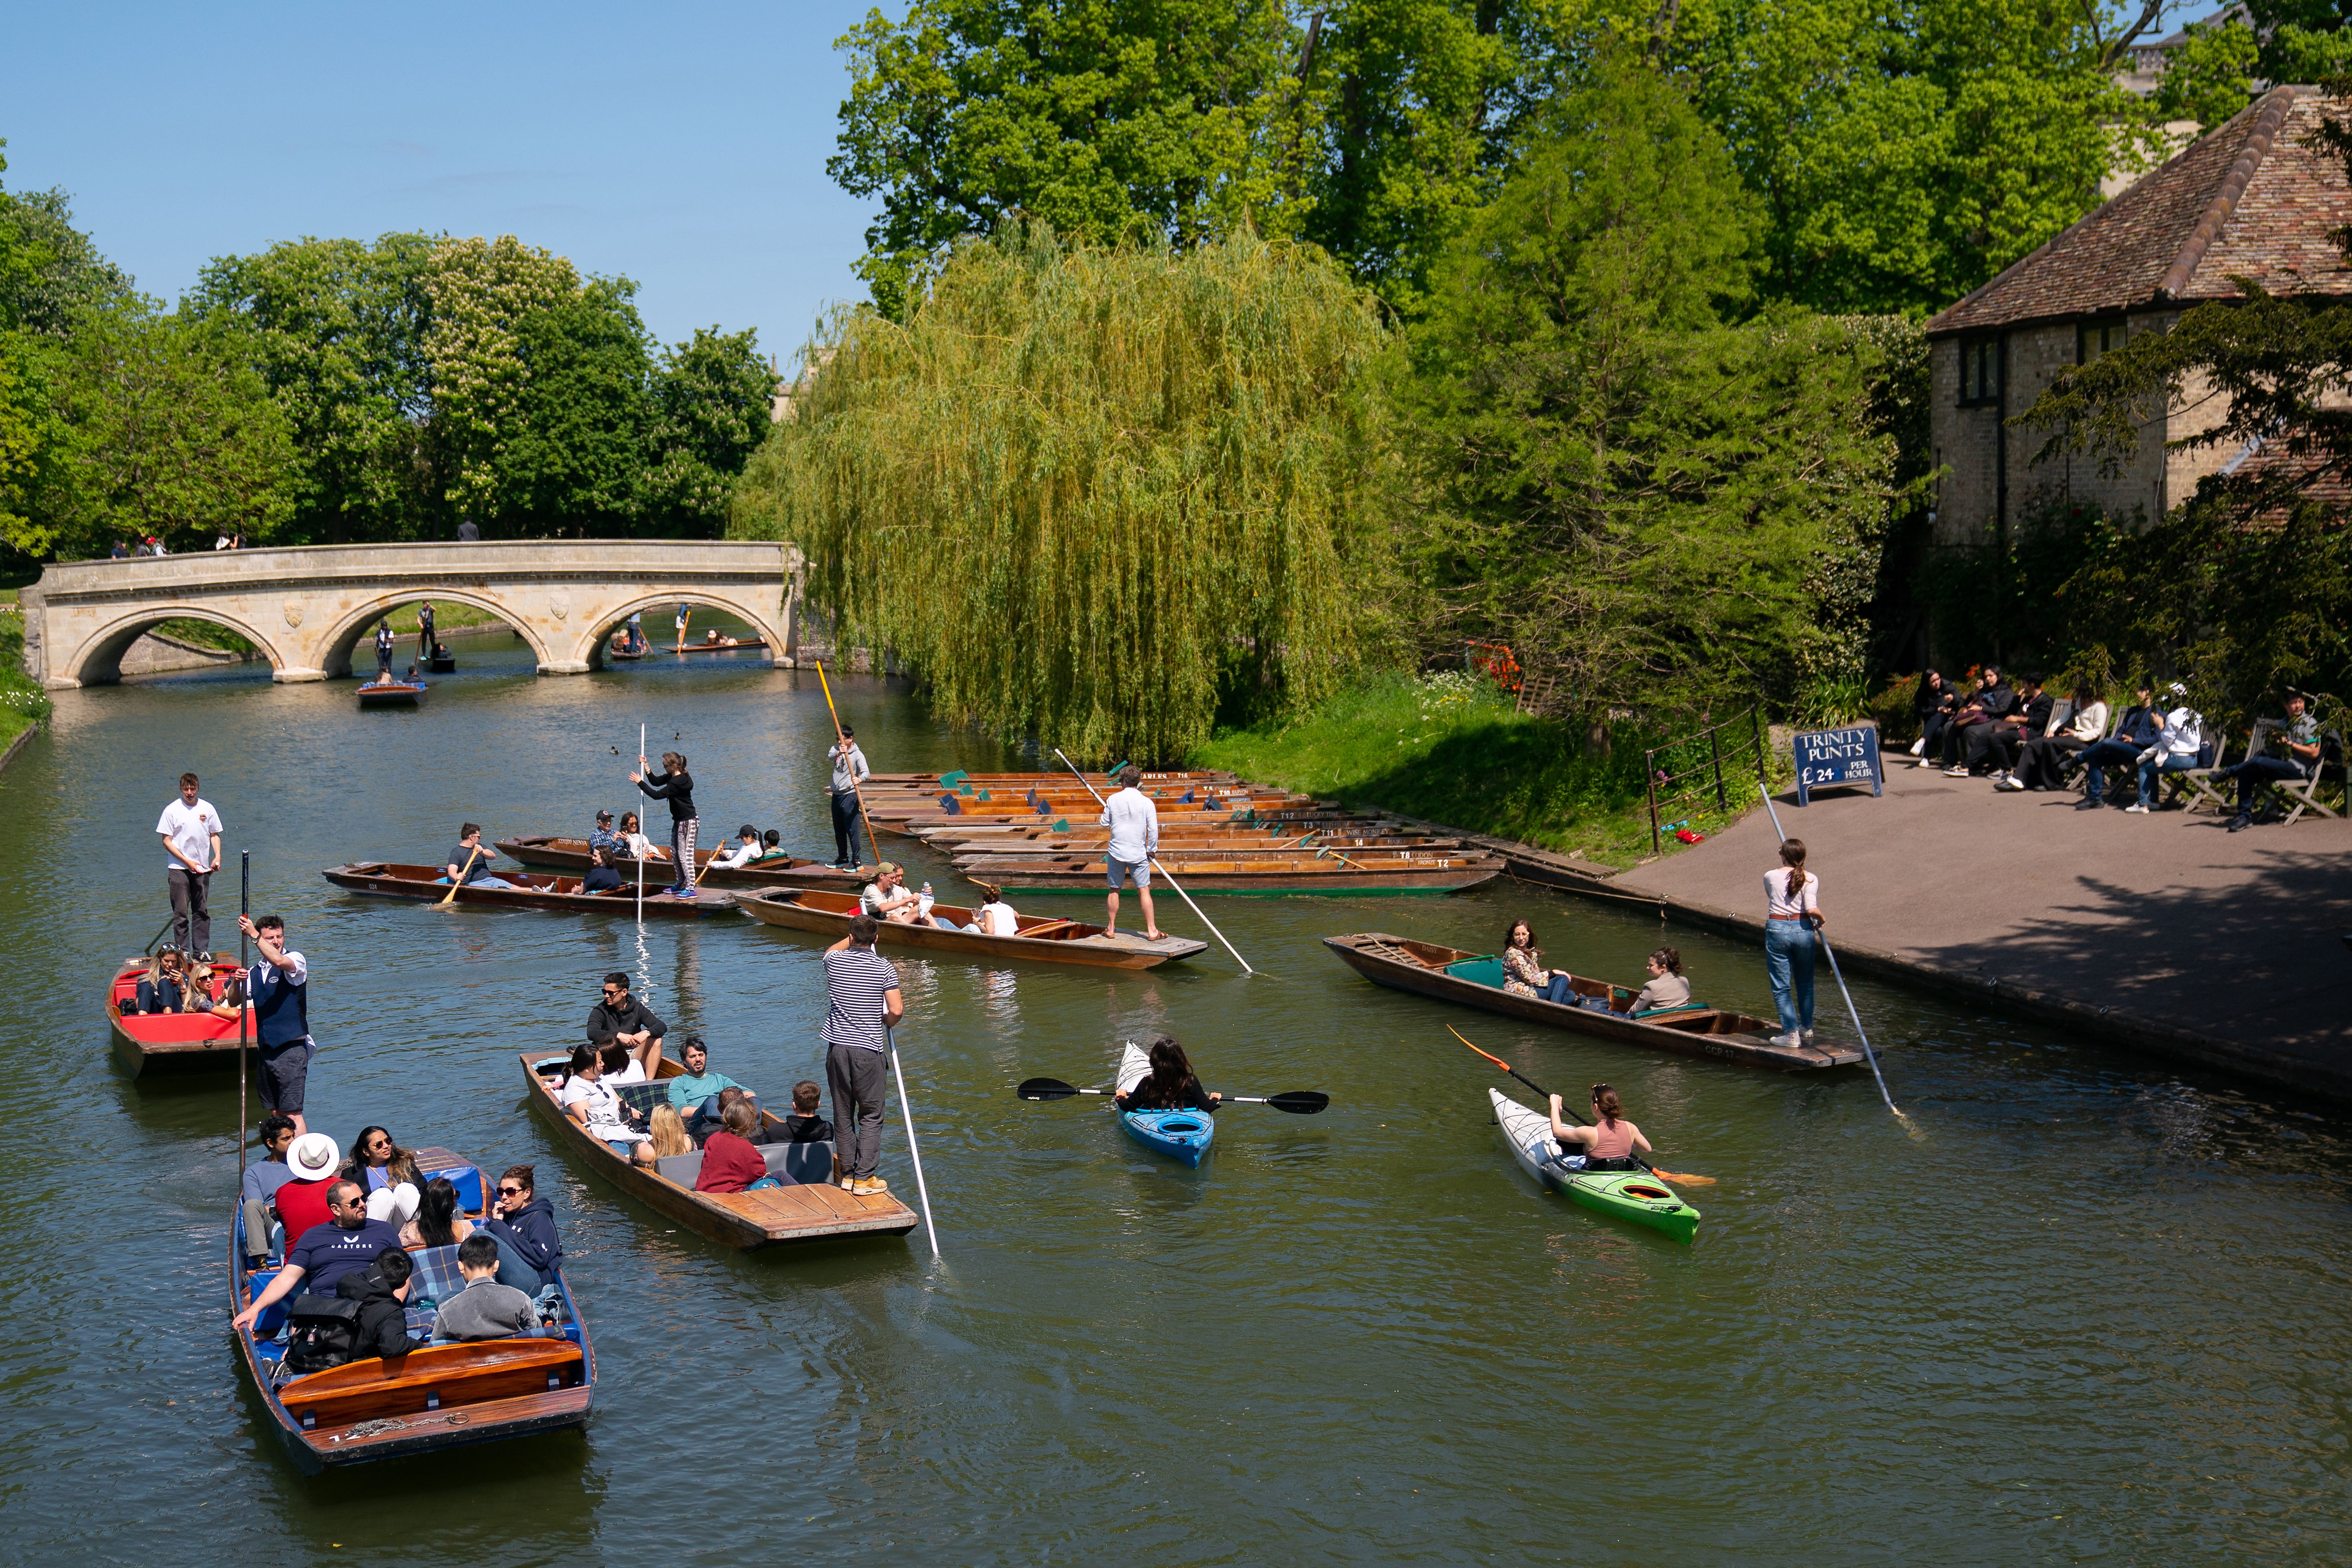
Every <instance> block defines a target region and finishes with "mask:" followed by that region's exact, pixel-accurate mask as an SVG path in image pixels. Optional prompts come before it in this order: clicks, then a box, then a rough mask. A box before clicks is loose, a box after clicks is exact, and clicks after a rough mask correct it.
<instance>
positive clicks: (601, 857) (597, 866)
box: [580, 845, 628, 893]
mask: <svg viewBox="0 0 2352 1568" xmlns="http://www.w3.org/2000/svg"><path fill="white" fill-rule="evenodd" d="M580 890H581V891H582V892H583V893H624V892H626V891H627V890H628V889H625V888H624V887H622V886H621V874H620V873H619V872H618V871H616V870H614V869H613V863H612V861H611V860H609V859H607V858H605V852H604V850H603V849H602V848H600V847H597V846H595V845H590V846H589V847H588V873H587V875H586V876H583V877H582V878H581V879H580Z"/></svg>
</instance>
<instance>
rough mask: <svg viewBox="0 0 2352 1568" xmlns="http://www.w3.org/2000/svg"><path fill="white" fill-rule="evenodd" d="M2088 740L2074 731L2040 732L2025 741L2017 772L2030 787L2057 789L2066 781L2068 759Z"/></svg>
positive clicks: (2086, 743)
mask: <svg viewBox="0 0 2352 1568" xmlns="http://www.w3.org/2000/svg"><path fill="white" fill-rule="evenodd" d="M2088 744H2090V742H2087V741H2078V740H2076V739H2075V738H2074V736H2072V735H2036V736H2034V737H2033V739H2032V740H2030V741H2028V742H2025V762H2024V763H2023V764H2022V765H2021V766H2020V767H2019V769H2018V770H2017V776H2018V777H2019V778H2020V779H2021V780H2022V781H2024V784H2025V787H2026V788H2028V789H2056V788H2058V787H2059V786H2060V785H2061V784H2063V783H2064V781H2065V773H2066V761H2067V759H2068V758H2069V757H2071V756H2072V755H2073V754H2074V752H2079V751H2081V750H2082V749H2083V748H2084V746H2086V745H2088Z"/></svg>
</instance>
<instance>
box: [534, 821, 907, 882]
mask: <svg viewBox="0 0 2352 1568" xmlns="http://www.w3.org/2000/svg"><path fill="white" fill-rule="evenodd" d="M498 851H499V854H501V855H503V856H505V857H506V858H508V859H509V860H517V861H520V862H521V863H522V864H523V865H526V866H534V867H541V868H545V869H548V870H551V871H565V872H570V873H572V875H574V876H577V875H580V874H582V873H584V872H585V871H586V870H587V869H588V841H587V840H586V839H585V838H564V837H558V836H556V835H553V834H545V833H541V834H532V835H529V836H527V837H515V838H501V839H499V842H498ZM610 864H611V865H612V868H613V869H614V870H615V871H618V872H619V873H620V874H621V880H622V881H623V882H625V883H626V884H628V886H629V888H630V889H632V890H633V891H634V889H635V886H636V879H637V860H636V858H635V857H634V856H628V855H624V856H621V857H619V858H615V859H614V860H613V861H612V862H611V863H610ZM645 873H646V891H647V892H648V893H650V892H652V891H654V890H655V889H659V888H667V886H669V883H670V879H671V874H672V868H671V864H670V858H669V851H668V850H667V849H665V848H659V847H656V850H655V852H654V856H653V858H651V859H649V860H647V861H646V862H645ZM873 879H874V872H873V868H871V867H868V868H866V869H865V870H863V871H843V870H839V869H836V868H834V867H832V866H829V865H826V864H825V863H824V861H822V860H803V859H801V858H797V857H793V856H785V857H781V858H777V859H773V860H760V861H756V862H754V863H753V864H751V865H749V866H701V867H698V868H696V869H695V873H694V880H695V883H696V885H697V886H707V887H713V888H856V887H862V886H863V885H864V884H866V883H867V882H870V881H872V880H873Z"/></svg>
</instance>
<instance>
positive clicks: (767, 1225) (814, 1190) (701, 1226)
mask: <svg viewBox="0 0 2352 1568" xmlns="http://www.w3.org/2000/svg"><path fill="white" fill-rule="evenodd" d="M570 1059H571V1058H569V1057H568V1056H567V1057H554V1058H550V1057H548V1056H547V1054H546V1053H545V1052H541V1051H526V1052H524V1053H523V1054H522V1057H521V1061H522V1076H523V1081H524V1082H525V1083H527V1084H529V1085H530V1104H531V1108H532V1109H533V1110H537V1111H538V1112H539V1114H540V1116H541V1118H543V1119H544V1120H545V1121H547V1122H548V1123H549V1125H550V1126H551V1127H552V1128H553V1129H554V1130H555V1137H556V1139H557V1141H558V1142H561V1143H562V1145H563V1147H564V1150H565V1152H567V1153H570V1154H572V1155H573V1156H574V1157H576V1158H577V1159H578V1160H579V1162H580V1163H582V1164H583V1165H584V1166H586V1167H587V1168H588V1169H589V1170H591V1171H593V1172H594V1173H596V1174H597V1175H599V1176H602V1177H603V1178H604V1180H606V1181H608V1182H610V1183H612V1184H613V1185H614V1186H616V1187H618V1188H619V1189H620V1190H621V1191H622V1192H624V1193H625V1194H628V1195H629V1196H630V1197H633V1198H635V1199H636V1200H637V1201H638V1202H639V1203H642V1204H644V1205H646V1207H647V1208H650V1209H652V1210H653V1211H654V1212H655V1213H656V1214H659V1215H663V1216H664V1217H665V1218H667V1219H673V1220H676V1221H677V1223H678V1224H680V1225H682V1226H686V1227H687V1228H688V1230H691V1231H693V1232H694V1233H695V1234H697V1235H698V1236H707V1237H709V1238H710V1239H711V1240H713V1241H719V1242H724V1243H726V1244H727V1245H728V1246H730V1247H745V1248H750V1247H772V1246H778V1245H782V1244H788V1243H793V1242H810V1241H822V1240H825V1239H828V1238H831V1237H852V1236H877V1235H879V1236H904V1235H906V1234H907V1233H908V1231H910V1230H912V1229H914V1228H915V1226H917V1225H918V1224H919V1223H920V1216H919V1215H917V1214H916V1213H915V1211H914V1210H912V1209H910V1208H908V1206H907V1205H904V1204H902V1203H900V1202H899V1201H898V1199H897V1198H895V1197H893V1196H891V1195H890V1194H887V1193H886V1194H881V1195H879V1196H877V1197H860V1196H856V1195H854V1194H850V1193H847V1192H845V1191H843V1190H842V1188H841V1187H840V1186H838V1185H837V1184H834V1183H832V1182H829V1181H818V1182H808V1183H801V1184H795V1185H793V1186H787V1187H771V1188H769V1189H767V1190H765V1191H763V1192H756V1193H698V1192H696V1191H695V1190H694V1187H693V1185H692V1184H691V1183H690V1182H679V1181H675V1180H672V1179H671V1178H670V1177H668V1176H666V1175H663V1174H662V1173H660V1172H659V1171H658V1170H655V1169H648V1168H646V1167H645V1166H642V1165H633V1164H631V1163H629V1162H628V1161H627V1160H625V1159H624V1158H622V1157H621V1156H620V1155H618V1154H615V1153H614V1152H613V1151H612V1149H611V1148H610V1147H608V1146H607V1145H606V1144H605V1142H604V1140H603V1139H601V1138H598V1137H595V1136H593V1134H591V1133H590V1132H589V1131H588V1130H587V1129H586V1128H584V1127H583V1126H581V1125H580V1123H578V1122H577V1121H573V1120H572V1118H571V1117H569V1116H566V1115H565V1114H564V1113H563V1107H562V1103H561V1102H560V1101H558V1100H557V1099H556V1098H555V1096H556V1090H557V1089H558V1087H559V1086H560V1085H561V1083H562V1076H563V1073H564V1070H565V1068H566V1066H567V1064H568V1063H569V1061H570ZM685 1070H686V1069H685V1068H683V1067H681V1066H680V1065H679V1064H678V1063H677V1061H676V1060H675V1059H673V1058H668V1057H665V1058H662V1064H661V1072H660V1075H659V1078H660V1079H672V1078H676V1077H677V1076H678V1075H679V1074H681V1073H683V1072H684V1071H685ZM656 1081H658V1079H657V1080H656ZM625 1087H626V1088H628V1089H635V1088H636V1087H638V1086H636V1085H635V1084H630V1085H627V1086H625ZM779 1098H782V1097H779ZM760 1114H761V1119H762V1120H763V1121H765V1122H766V1123H767V1124H768V1125H770V1126H774V1125H776V1124H777V1123H778V1122H779V1121H781V1120H782V1119H781V1118H779V1117H778V1116H777V1115H776V1114H775V1113H774V1112H773V1111H770V1110H762V1111H761V1113H760ZM801 1147H803V1148H804V1149H809V1150H817V1151H824V1153H823V1154H822V1155H821V1156H820V1158H821V1159H822V1160H823V1162H824V1167H825V1168H826V1169H828V1170H829V1169H830V1168H831V1164H832V1154H831V1150H832V1145H831V1144H829V1143H817V1144H803V1145H802V1146H801ZM771 1169H773V1167H772V1166H771Z"/></svg>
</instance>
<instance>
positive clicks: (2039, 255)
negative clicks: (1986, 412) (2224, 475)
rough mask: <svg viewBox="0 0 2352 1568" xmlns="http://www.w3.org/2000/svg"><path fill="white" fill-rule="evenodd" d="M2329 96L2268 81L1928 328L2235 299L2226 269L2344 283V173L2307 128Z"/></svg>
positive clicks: (2290, 282) (2347, 205) (2277, 281)
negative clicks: (2227, 116) (2340, 231)
mask: <svg viewBox="0 0 2352 1568" xmlns="http://www.w3.org/2000/svg"><path fill="white" fill-rule="evenodd" d="M2327 102H2328V100H2326V99H2325V98H2324V97H2322V95H2321V94H2320V92H2319V90H2318V89H2316V88H2310V87H2280V88H2273V89H2271V90H2270V91H2269V92H2266V93H2264V94H2263V96H2262V97H2261V98H2259V99H2256V100H2254V101H2253V102H2252V103H2251V104H2249V105H2247V106H2246V108H2245V109H2243V110H2241V111H2240V112H2239V113H2238V114H2237V115H2235V116H2234V117H2232V118H2231V120H2230V121H2228V122H2227V123H2226V124H2224V125H2222V126H2221V127H2220V128H2219V129H2217V130H2216V131H2214V132H2212V133H2211V134H2210V135H2208V136H2205V137H2201V138H2200V139H2199V140H2198V141H2197V142H2195V143H2194V144H2192V145H2191V146H2189V148H2188V149H2187V150H2186V151H2184V152H2183V153H2181V154H2180V155H2179V157H2177V158H2175V159H2173V160H2172V161H2171V162H2170V163H2167V164H2165V165H2164V166H2163V167H2162V168H2160V169H2158V170H2156V171H2155V172H2154V173H2152V174H2148V175H2147V177H2146V178H2145V179H2142V180H2140V181H2139V182H2138V183H2137V184H2134V185H2133V186H2132V187H2131V188H2130V189H2128V190H2126V191H2125V192H2124V193H2123V194H2122V195H2118V196H2116V198H2115V199H2114V200H2113V201H2110V202H2107V203H2105V204H2104V205H2101V206H2099V207H2098V208H2097V209H2096V210H2095V211H2093V212H2092V213H2091V214H2090V215H2089V216H2086V217H2084V218H2083V219H2082V220H2081V221H2080V222H2078V223H2076V224H2074V226H2072V227H2070V228H2067V229H2066V230H2064V231H2063V233H2061V234H2060V235H2059V236H2058V237H2056V238H2054V239H2053V240H2051V241H2050V243H2048V244H2047V245H2044V246H2043V247H2042V248H2041V249H2039V250H2037V251H2035V252H2033V254H2032V255H2031V256H2028V257H2026V258H2023V259H2022V260H2020V261H2018V262H2016V263H2014V264H2013V265H2011V267H2010V268H2008V270H2006V271H2004V272H2002V273H2001V275H2000V277H1998V278H1995V279H1993V280H1992V281H1991V282H1990V283H1987V284H1986V285H1984V286H1983V287H1982V288H1980V289H1977V290H1976V291H1975V292H1974V293H1972V294H1969V296H1967V297H1966V298H1965V299H1963V300H1960V301H1959V302H1958V304H1956V305H1953V306H1951V307H1950V308H1949V309H1948V310H1944V311H1943V312H1942V313H1941V314H1939V315H1937V316H1935V317H1934V318H1932V319H1931V320H1929V321H1928V322H1927V334H1928V335H1929V336H1930V337H1941V336H1944V335H1947V334H1948V333H1952V332H1961V331H1980V330H1983V329H1987V328H1992V327H2006V326H2014V325H2016V324H2018V323H2021V322H2024V321H2053V320H2064V319H2067V318H2069V317H2074V316H2087V315H2095V314H2099V313H2101V312H2107V311H2116V310H2137V309H2142V308H2145V307H2147V306H2149V305H2152V304H2156V303H2158V302H2162V301H2168V300H2182V301H2195V300H2221V299H2231V298H2234V297H2236V295H2237V292H2238V290H2237V286H2236V285H2235V284H2233V283H2231V281H2230V278H2231V274H2232V273H2241V274H2243V275H2245V276H2247V277H2250V278H2252V279H2254V280H2255V281H2256V282H2258V283H2260V284H2261V285H2262V286H2263V288H2265V289H2270V290H2271V291H2272V292H2273V293H2278V294H2331V295H2352V267H2347V266H2346V264H2345V261H2344V258H2343V255H2342V254H2341V253H2340V252H2339V251H2338V250H2337V249H2336V246H2335V244H2334V243H2333V242H2332V241H2331V240H2329V238H2328V237H2327V236H2328V231H2329V230H2331V229H2334V228H2337V227H2339V226H2343V225H2346V224H2347V223H2352V186H2347V184H2346V181H2345V174H2344V167H2343V164H2342V163H2340V162H2339V161H2337V160H2336V159H2335V158H2332V157H2330V156H2329V155H2328V154H2327V153H2324V152H2322V151H2321V150H2320V149H2318V148H2316V147H2314V146H2311V145H2309V143H2308V141H2307V138H2308V137H2309V135H2310V133H2311V132H2313V131H2314V130H2315V129H2317V127H2318V125H2319V121H2320V115H2321V111H2322V109H2323V107H2324V106H2326V104H2327ZM2337 112H2339V113H2341V112H2343V106H2341V105H2338V106H2337Z"/></svg>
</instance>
